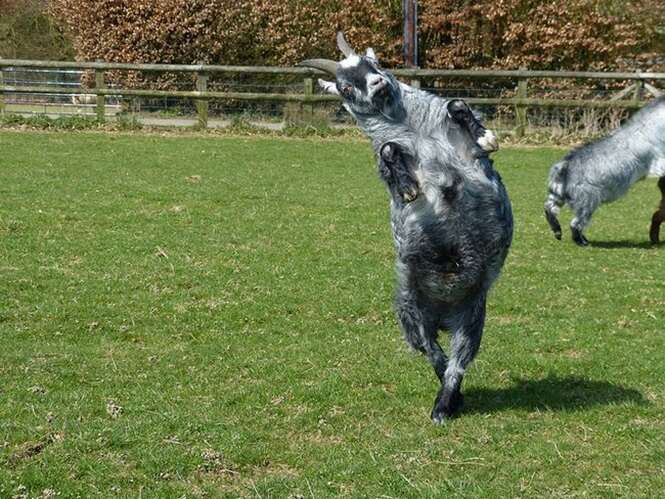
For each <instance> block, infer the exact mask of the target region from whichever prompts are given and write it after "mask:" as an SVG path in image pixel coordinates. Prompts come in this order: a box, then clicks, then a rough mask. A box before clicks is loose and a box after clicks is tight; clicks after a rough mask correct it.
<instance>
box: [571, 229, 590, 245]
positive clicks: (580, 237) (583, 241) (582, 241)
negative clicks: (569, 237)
mask: <svg viewBox="0 0 665 499" xmlns="http://www.w3.org/2000/svg"><path fill="white" fill-rule="evenodd" d="M572 232H573V241H574V242H575V244H577V245H578V246H588V245H589V240H588V239H587V238H586V237H584V234H582V232H580V231H579V230H577V229H573V230H572Z"/></svg>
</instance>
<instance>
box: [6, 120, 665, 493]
mask: <svg viewBox="0 0 665 499" xmlns="http://www.w3.org/2000/svg"><path fill="white" fill-rule="evenodd" d="M562 154H563V150H561V149H511V150H502V151H500V152H499V153H498V154H497V155H496V157H495V162H496V166H497V168H498V169H499V170H500V172H501V174H502V176H503V178H504V181H505V183H506V185H507V187H508V190H509V192H510V195H511V198H512V202H513V207H514V212H515V220H516V232H515V239H514V243H513V249H512V250H511V254H510V255H509V257H508V261H507V264H506V267H505V269H504V273H503V276H502V277H501V278H500V279H499V282H498V284H497V286H496V287H495V289H494V290H493V292H492V294H491V297H490V302H489V308H488V323H487V326H486V329H485V337H484V340H483V345H482V347H481V351H480V354H479V355H478V357H477V359H476V361H475V363H474V364H473V366H472V367H471V368H470V369H469V371H468V374H467V376H466V379H465V384H464V388H465V394H466V408H465V411H464V413H463V414H462V415H461V417H459V418H457V419H455V420H453V421H451V422H449V423H448V424H446V425H444V426H441V427H437V426H434V425H432V424H431V422H430V420H429V411H430V409H431V404H432V402H433V399H434V396H435V394H436V388H437V387H436V383H435V377H434V374H433V372H432V370H431V368H430V367H429V364H428V363H427V361H426V360H425V358H424V357H422V356H420V355H419V354H416V353H413V352H411V351H410V350H408V349H407V347H406V346H405V344H404V343H403V341H402V339H401V336H400V333H399V331H398V327H397V324H396V322H395V319H394V317H393V313H392V304H391V302H392V289H393V269H392V263H393V250H392V241H391V237H390V230H389V224H388V207H387V196H386V193H385V192H384V190H383V187H382V185H381V184H380V182H379V180H378V178H377V176H376V174H375V172H374V165H373V159H372V154H371V151H370V148H369V145H368V144H367V143H366V142H365V141H360V140H354V139H346V140H343V141H341V140H338V141H335V140H327V141H326V140H302V139H274V138H251V137H247V138H229V137H222V138H219V137H214V136H203V135H200V136H197V135H189V136H180V137H178V136H158V135H148V134H139V135H136V136H130V135H118V134H115V135H113V134H103V133H35V132H28V133H26V132H24V133H18V132H10V131H4V132H0V335H1V336H0V338H1V340H2V344H1V348H0V382H1V384H0V497H12V496H18V497H53V496H54V494H59V495H58V497H81V498H87V497H144V498H145V497H160V498H161V497H174V498H177V497H200V496H207V497H238V496H242V497H260V498H268V497H276V498H282V497H284V498H286V497H292V498H296V497H315V498H318V497H334V496H348V497H396V498H402V497H477V498H504V497H541V496H545V497H631V498H632V497H657V496H661V497H662V494H663V490H665V331H664V328H663V323H664V319H665V272H664V271H665V253H664V251H665V249H664V248H663V246H661V247H651V246H650V245H649V244H647V241H648V227H649V221H650V217H651V214H652V212H653V210H654V209H655V207H656V205H657V202H658V200H659V194H658V192H657V189H656V186H655V180H653V179H649V180H646V181H644V182H640V183H638V185H636V186H635V187H634V188H633V189H632V191H631V192H630V194H629V195H628V196H627V197H625V198H624V199H622V200H621V201H619V202H617V203H615V204H613V205H610V206H606V207H603V208H601V209H600V210H599V211H598V212H597V214H596V217H595V221H594V224H593V225H592V227H591V228H590V229H589V231H588V237H589V239H590V240H591V241H592V243H593V245H592V247H589V248H586V249H580V248H577V247H575V246H574V245H573V244H572V242H571V241H570V236H569V233H568V232H566V233H565V238H564V241H563V242H558V241H556V240H555V239H554V238H553V237H552V236H551V234H550V233H549V228H548V227H547V225H546V223H545V221H544V218H543V216H542V202H543V200H544V197H545V194H546V187H545V182H546V176H547V171H548V168H549V166H550V164H551V163H552V162H553V161H554V160H555V159H557V158H558V157H560V156H561V155H562ZM569 220H570V214H569V212H564V213H563V216H562V223H565V224H567V223H568V221H569Z"/></svg>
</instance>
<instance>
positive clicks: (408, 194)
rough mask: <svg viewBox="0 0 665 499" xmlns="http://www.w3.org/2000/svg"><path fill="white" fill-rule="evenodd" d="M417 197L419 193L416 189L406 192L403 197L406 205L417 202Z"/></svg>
mask: <svg viewBox="0 0 665 499" xmlns="http://www.w3.org/2000/svg"><path fill="white" fill-rule="evenodd" d="M417 197H418V191H417V190H415V189H413V190H410V191H407V192H405V193H404V194H403V196H402V198H403V199H404V202H405V203H410V202H411V201H413V200H415V199H416V198H417Z"/></svg>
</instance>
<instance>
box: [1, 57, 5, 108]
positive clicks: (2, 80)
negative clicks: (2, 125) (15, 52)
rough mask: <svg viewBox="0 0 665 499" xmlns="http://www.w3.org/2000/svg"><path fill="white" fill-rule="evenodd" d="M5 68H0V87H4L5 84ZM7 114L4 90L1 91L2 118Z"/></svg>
mask: <svg viewBox="0 0 665 499" xmlns="http://www.w3.org/2000/svg"><path fill="white" fill-rule="evenodd" d="M2 69H3V68H0V87H2V86H3V85H4V84H5V77H4V74H3V72H2ZM4 114H5V92H4V91H3V90H0V116H3V115H4Z"/></svg>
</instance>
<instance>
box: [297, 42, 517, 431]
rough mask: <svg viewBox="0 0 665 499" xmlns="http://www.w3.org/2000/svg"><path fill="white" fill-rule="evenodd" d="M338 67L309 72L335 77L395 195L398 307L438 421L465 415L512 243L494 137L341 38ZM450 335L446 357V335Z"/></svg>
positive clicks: (323, 63)
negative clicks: (430, 386)
mask: <svg viewBox="0 0 665 499" xmlns="http://www.w3.org/2000/svg"><path fill="white" fill-rule="evenodd" d="M338 45H339V46H340V49H341V50H342V52H343V53H344V55H345V56H346V58H345V59H344V60H342V61H341V62H340V63H337V62H334V61H329V60H322V59H317V60H309V61H305V62H304V63H301V64H302V65H306V66H310V67H316V68H318V69H323V70H325V71H327V72H329V73H333V74H335V76H336V78H335V82H327V81H324V80H319V85H320V86H321V87H322V88H323V89H324V90H326V91H328V92H329V93H333V94H336V95H340V96H341V97H342V99H343V102H344V106H345V107H346V109H347V110H348V111H349V113H351V115H352V116H354V118H355V119H356V120H357V122H358V124H359V126H360V127H361V128H362V129H363V131H364V132H365V133H366V134H367V135H368V136H369V138H370V139H371V142H372V145H373V147H374V150H375V152H376V155H377V159H378V164H379V173H380V176H381V177H382V179H383V180H384V181H385V182H386V184H387V186H388V190H389V192H390V194H391V200H390V218H391V225H392V233H393V239H394V244H395V250H396V273H397V290H396V293H395V309H396V315H397V318H398V321H399V323H400V326H401V329H402V332H403V334H404V337H405V339H406V341H407V342H408V344H409V345H411V346H412V347H413V348H415V349H416V350H418V351H420V352H422V353H424V354H425V355H426V356H427V358H428V359H429V361H430V363H431V364H432V367H433V368H434V371H435V373H436V375H437V377H438V378H439V381H440V384H441V385H440V389H439V391H438V393H437V396H436V399H435V402H434V407H433V409H432V414H431V417H432V420H433V421H434V422H435V423H441V422H443V421H444V420H445V419H447V418H450V417H452V416H453V415H455V414H456V413H457V412H458V411H459V410H460V409H461V407H462V403H463V402H462V401H463V397H462V394H461V392H460V387H461V383H462V378H463V376H464V372H465V370H466V368H467V366H468V365H469V363H470V362H471V361H472V360H473V358H474V357H475V355H476V353H477V352H478V349H479V347H480V340H481V336H482V333H483V327H484V323H485V308H486V297H487V293H488V291H489V289H490V287H491V285H492V283H493V282H494V281H495V279H496V278H497V277H498V275H499V272H500V270H501V267H502V265H503V262H504V260H505V258H506V255H507V253H508V249H509V246H510V243H511V239H512V231H513V220H512V212H511V206H510V202H509V200H508V195H507V193H506V190H505V188H504V186H503V184H502V182H501V178H500V177H499V175H498V173H497V172H496V171H495V170H494V169H493V165H492V161H491V160H490V159H489V158H488V156H487V152H486V151H487V150H495V149H496V139H495V138H494V135H493V134H492V133H491V132H489V131H487V130H485V129H484V128H483V127H482V126H481V125H480V124H479V123H477V122H475V121H476V120H475V119H472V118H473V116H472V115H471V113H470V110H469V109H468V106H466V104H464V103H463V102H462V101H459V100H455V101H450V100H445V99H441V98H439V97H436V96H434V95H432V94H429V93H427V92H424V91H421V90H419V89H415V88H412V87H410V86H408V85H405V84H403V83H400V82H398V81H397V80H396V79H395V78H394V76H393V75H392V74H391V73H390V72H388V71H385V70H383V69H381V68H380V67H379V66H378V62H377V60H376V56H375V54H374V52H373V51H372V50H371V49H369V50H368V51H367V53H366V54H365V55H363V56H360V55H357V54H355V53H354V52H353V51H352V50H351V49H350V48H349V47H348V45H347V44H346V42H345V41H344V40H343V37H341V36H338ZM441 330H445V331H448V332H449V333H450V351H449V355H446V354H445V353H444V351H443V350H442V348H441V347H440V346H439V343H438V341H437V340H438V336H439V331H441Z"/></svg>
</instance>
